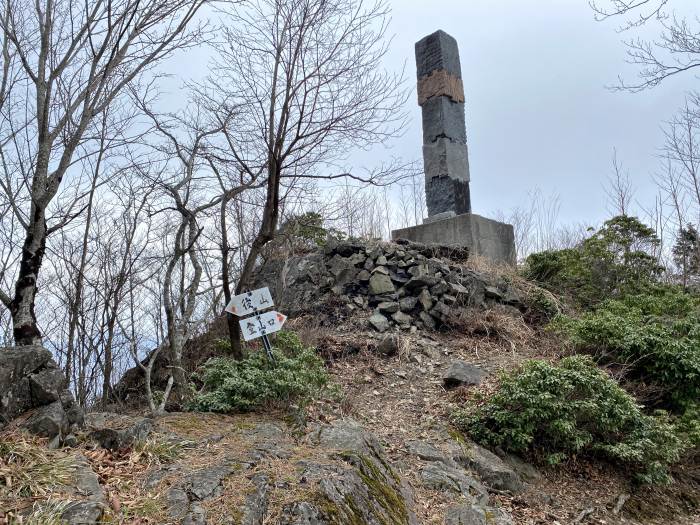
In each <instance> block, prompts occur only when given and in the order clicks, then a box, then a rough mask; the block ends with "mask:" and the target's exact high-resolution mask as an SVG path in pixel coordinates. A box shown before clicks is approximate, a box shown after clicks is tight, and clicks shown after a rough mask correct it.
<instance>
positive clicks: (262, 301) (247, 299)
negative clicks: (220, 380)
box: [226, 286, 275, 317]
mask: <svg viewBox="0 0 700 525" xmlns="http://www.w3.org/2000/svg"><path fill="white" fill-rule="evenodd" d="M274 305H275V303H274V302H273V301H272V295H270V290H269V289H268V288H267V286H266V287H265V288H258V289H257V290H253V291H252V292H246V293H242V294H241V295H237V296H235V297H232V298H231V302H230V303H228V306H226V311H227V312H229V313H232V314H233V315H237V316H238V317H245V316H246V315H250V314H252V313H255V311H256V310H266V309H267V308H271V307H273V306H274Z"/></svg>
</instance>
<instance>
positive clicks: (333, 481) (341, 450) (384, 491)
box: [300, 420, 418, 525]
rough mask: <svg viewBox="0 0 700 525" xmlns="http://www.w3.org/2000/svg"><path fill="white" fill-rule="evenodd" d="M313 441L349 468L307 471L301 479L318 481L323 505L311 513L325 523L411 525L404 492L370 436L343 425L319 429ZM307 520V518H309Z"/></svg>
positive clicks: (352, 424)
mask: <svg viewBox="0 0 700 525" xmlns="http://www.w3.org/2000/svg"><path fill="white" fill-rule="evenodd" d="M317 439H318V441H319V443H320V445H322V446H324V447H326V448H330V449H335V450H337V451H338V454H339V455H340V457H341V458H342V459H343V460H344V461H345V462H346V463H347V464H348V465H349V467H350V468H346V469H342V468H339V467H338V466H332V465H319V464H309V465H307V470H306V471H305V472H304V474H303V476H304V478H307V479H313V478H315V479H317V480H318V482H319V489H320V492H321V493H320V497H321V498H323V499H324V500H325V501H324V502H323V503H322V504H321V508H318V507H316V510H317V511H321V512H319V514H325V516H324V518H326V519H327V520H328V521H330V522H331V523H366V524H368V525H382V524H384V523H392V524H397V525H399V524H401V525H417V523H418V522H417V520H416V517H415V515H414V513H413V510H412V509H413V496H412V493H411V491H410V488H409V487H408V485H407V484H406V483H404V482H403V480H402V479H401V478H400V476H399V475H398V474H397V473H396V472H395V471H394V470H393V469H392V468H391V466H390V464H389V461H388V460H387V458H386V456H385V455H384V451H383V449H382V447H381V445H380V444H379V442H378V441H377V439H376V438H375V437H374V436H373V435H372V434H370V433H368V432H366V431H365V430H364V429H363V428H362V427H361V426H360V425H359V424H358V423H357V422H355V421H353V420H344V421H338V422H336V423H334V424H333V425H331V426H326V427H321V428H320V429H319V431H318V433H317ZM307 510H308V509H307ZM329 512H330V513H331V514H330V515H329ZM307 515H311V516H312V517H313V513H310V512H307ZM329 518H330V519H329ZM309 519H312V518H309ZM300 523H308V522H306V521H301V522H300ZM310 523H314V522H313V521H311V522H310ZM324 523H325V522H324Z"/></svg>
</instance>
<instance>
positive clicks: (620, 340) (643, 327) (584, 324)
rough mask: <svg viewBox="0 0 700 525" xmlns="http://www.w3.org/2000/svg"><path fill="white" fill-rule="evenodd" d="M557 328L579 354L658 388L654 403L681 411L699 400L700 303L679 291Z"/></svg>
mask: <svg viewBox="0 0 700 525" xmlns="http://www.w3.org/2000/svg"><path fill="white" fill-rule="evenodd" d="M553 326H554V328H555V329H558V330H560V331H561V332H563V333H565V334H567V335H568V336H569V337H570V339H571V341H572V342H573V344H574V347H575V349H576V350H577V351H579V352H586V353H590V354H593V355H595V356H596V357H598V358H599V359H600V360H602V361H603V362H610V363H616V364H620V365H625V366H627V367H629V374H628V377H629V378H630V379H635V380H637V381H639V382H642V383H644V384H646V385H654V386H655V387H657V388H658V390H659V399H657V400H656V401H659V402H662V403H664V404H665V405H667V406H669V407H671V408H673V409H676V410H681V411H682V410H684V409H685V408H686V407H687V406H688V405H689V404H692V403H694V402H697V400H698V399H700V299H699V298H697V297H694V296H692V295H690V294H688V293H684V292H683V291H682V290H681V289H680V288H675V287H669V286H663V287H661V286H657V287H654V288H650V289H649V291H648V292H647V293H644V294H637V295H628V296H626V297H624V298H622V299H617V300H608V301H605V302H603V303H602V304H600V305H599V306H598V307H596V308H595V309H594V310H593V311H590V312H586V313H584V314H583V315H582V316H581V317H580V318H578V319H574V318H570V317H565V316H560V317H558V318H557V319H556V320H555V323H554V325H553Z"/></svg>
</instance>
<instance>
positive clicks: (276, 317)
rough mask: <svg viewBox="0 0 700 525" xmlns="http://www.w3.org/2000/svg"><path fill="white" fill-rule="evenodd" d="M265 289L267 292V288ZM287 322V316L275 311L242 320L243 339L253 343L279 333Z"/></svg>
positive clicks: (240, 322)
mask: <svg viewBox="0 0 700 525" xmlns="http://www.w3.org/2000/svg"><path fill="white" fill-rule="evenodd" d="M265 289H266V290H267V288H265ZM286 320H287V316H286V315H284V314H281V313H279V312H275V311H274V310H273V311H271V312H265V313H264V314H260V315H256V316H253V317H249V318H248V319H241V320H240V321H239V322H238V323H239V324H240V325H241V332H243V339H245V340H246V341H251V340H253V339H256V338H258V337H262V336H263V335H266V334H271V333H273V332H279V331H280V330H282V325H283V324H284V322H285V321H286Z"/></svg>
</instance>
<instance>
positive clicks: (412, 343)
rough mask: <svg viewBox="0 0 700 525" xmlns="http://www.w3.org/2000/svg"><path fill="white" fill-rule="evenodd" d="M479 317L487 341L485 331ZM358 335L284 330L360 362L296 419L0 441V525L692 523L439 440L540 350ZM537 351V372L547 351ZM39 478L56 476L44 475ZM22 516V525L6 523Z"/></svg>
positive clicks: (228, 418) (660, 497)
mask: <svg viewBox="0 0 700 525" xmlns="http://www.w3.org/2000/svg"><path fill="white" fill-rule="evenodd" d="M493 315H496V314H493ZM484 317H485V319H484V320H483V325H484V326H486V325H488V323H489V322H494V319H493V318H491V320H490V321H489V316H488V315H485V316H484ZM360 321H361V319H356V320H354V321H353V323H349V324H347V325H343V326H339V327H338V328H337V330H336V331H334V332H333V333H331V334H329V333H328V332H327V331H324V332H319V330H318V329H317V328H316V327H315V326H313V325H312V324H310V323H309V320H308V319H303V318H301V319H299V320H297V321H295V324H296V328H297V329H298V330H299V331H300V332H301V333H302V334H305V336H306V337H307V338H316V342H317V344H319V346H320V347H321V348H322V349H323V351H324V352H325V353H326V354H327V355H334V356H343V354H344V353H347V352H346V350H347V348H349V347H350V348H352V347H354V346H357V341H363V342H364V344H365V346H366V349H364V350H361V351H360V352H359V353H354V354H353V355H350V356H348V355H345V356H344V357H336V358H331V360H330V364H329V366H330V371H331V374H332V377H333V379H334V381H335V382H336V384H338V385H340V387H341V388H340V391H341V393H340V394H335V395H332V396H328V397H327V398H325V399H321V400H319V401H317V402H316V403H314V404H313V405H312V406H311V407H310V408H309V410H308V411H307V412H306V414H305V417H303V418H302V417H300V416H299V415H298V414H297V416H296V417H295V415H294V413H291V415H290V413H289V412H280V413H277V412H271V413H269V414H266V415H261V414H248V415H216V414H197V413H178V414H170V415H168V416H166V417H164V418H162V419H159V420H158V421H155V422H154V421H152V420H150V419H144V418H141V417H138V416H137V415H129V416H126V415H116V414H99V413H98V414H88V415H87V417H86V423H87V427H86V429H85V430H83V431H81V432H78V433H77V434H76V440H77V443H75V446H73V447H63V448H58V449H53V450H49V449H48V448H46V447H45V445H46V443H43V446H39V445H41V443H39V442H38V441H37V439H36V438H29V437H27V436H26V435H25V434H22V433H19V432H18V431H17V430H16V429H13V428H12V427H10V428H8V429H6V430H5V433H4V434H3V437H2V443H3V444H2V447H5V448H4V449H3V452H5V450H6V449H7V448H9V449H10V450H12V449H13V447H14V448H16V449H17V451H16V458H17V459H16V461H17V462H18V463H15V464H14V466H13V465H12V464H11V463H10V464H8V463H0V479H4V480H5V481H4V485H3V484H2V482H0V498H1V499H0V508H2V509H3V514H1V516H3V517H0V523H3V521H2V520H4V523H37V524H38V523H58V521H50V519H52V518H51V512H52V511H53V512H54V516H56V515H58V516H62V517H63V518H64V519H65V520H67V522H68V523H76V524H77V523H95V522H105V523H128V524H146V523H159V524H170V523H172V524H176V523H184V524H203V523H210V524H220V523H221V524H228V523H232V524H234V523H235V524H238V523H240V524H246V525H247V524H251V525H252V524H261V525H262V524H263V523H264V524H268V523H270V524H271V523H275V524H300V525H301V524H322V523H338V524H345V523H347V524H354V523H371V524H375V523H376V524H379V525H384V524H398V523H423V524H443V523H445V524H448V525H471V524H479V525H483V524H491V523H493V524H499V525H506V524H510V523H513V524H545V523H550V524H556V523H560V524H568V523H587V524H612V523H629V524H642V523H644V524H666V523H678V524H682V525H690V524H694V523H698V522H700V517H699V516H698V515H697V514H695V515H692V513H690V510H689V508H688V507H687V506H685V504H684V501H683V498H684V497H685V498H687V499H688V500H689V499H690V498H692V493H693V492H692V491H693V490H695V491H697V486H693V485H690V484H687V483H686V482H681V483H680V485H679V487H676V488H675V489H658V490H656V491H651V490H641V491H639V490H638V489H635V488H634V487H632V486H631V485H630V484H629V482H628V481H626V480H625V478H624V475H623V474H624V473H619V472H616V471H615V470H614V468H612V467H611V466H605V465H601V464H599V463H598V464H593V463H588V462H586V461H583V460H581V461H578V462H574V463H570V464H567V465H564V466H561V467H558V468H556V469H552V468H539V469H535V468H533V467H532V466H531V465H528V464H527V463H525V462H524V461H522V460H520V459H518V458H513V457H508V456H503V457H502V458H500V457H498V456H496V455H495V454H493V453H491V452H489V451H486V450H484V449H481V448H480V447H478V446H476V445H475V444H473V443H471V442H469V441H468V440H466V439H465V438H464V437H463V436H461V435H460V434H459V433H458V432H456V431H455V430H454V429H453V428H451V427H450V425H449V414H450V412H451V411H452V409H453V408H454V407H456V406H457V405H458V404H461V403H463V402H465V401H469V400H473V399H474V394H475V393H476V392H478V391H482V392H484V391H488V390H489V389H490V388H492V387H493V383H494V379H495V374H496V373H497V371H498V370H500V369H502V368H507V367H511V366H514V365H515V364H517V363H518V362H519V361H520V360H522V359H524V358H528V357H532V356H534V355H541V354H542V348H541V347H537V346H536V345H533V343H535V342H537V341H541V340H542V337H543V336H542V335H541V334H537V333H535V332H534V331H527V330H525V331H523V330H522V328H521V329H520V330H519V331H518V332H517V333H516V332H515V331H513V332H511V333H507V332H504V333H495V329H492V330H490V331H489V335H476V334H472V335H468V336H464V335H460V336H459V337H455V336H454V334H449V333H445V334H438V333H424V332H418V333H414V334H411V333H410V332H406V333H403V334H396V335H392V336H391V337H390V338H389V340H388V341H387V337H386V336H385V335H379V334H377V333H376V331H373V330H367V331H364V332H362V331H358V330H357V328H356V325H359V324H361V322H360ZM484 326H482V328H483V327H484ZM499 326H501V327H502V326H504V325H503V323H502V321H500V324H499ZM515 326H517V325H515ZM511 343H512V344H511ZM550 343H551V344H550V346H549V350H546V356H547V357H552V356H553V354H554V352H555V351H556V349H557V348H558V346H557V345H556V342H555V341H550ZM380 347H381V348H382V352H383V353H381V352H379V351H378V350H377V348H380ZM446 377H447V382H446ZM23 450H24V451H23ZM27 450H32V451H34V452H32V453H29V452H27ZM37 451H40V452H37ZM32 454H38V455H39V456H38V457H34V458H33V459H32V457H31V455H32ZM4 457H8V456H7V455H5V456H4ZM22 461H24V463H23V464H22V463H21V462H22ZM32 462H34V463H32ZM46 465H52V466H53V467H52V468H53V470H52V471H51V472H49V473H42V469H44V468H46V467H45V466H46ZM35 472H36V473H39V474H42V475H45V476H47V477H46V479H44V478H42V477H41V476H40V475H37V474H35ZM26 477H32V478H34V479H29V480H27V479H25V478H26ZM42 479H43V480H44V481H43V482H42ZM34 482H36V483H43V486H42V487H41V488H40V489H39V488H36V487H35V490H32V492H33V493H38V494H39V496H36V495H34V496H32V497H30V498H26V497H23V496H22V495H23V493H26V492H27V489H26V486H29V484H31V483H34ZM688 483H689V482H688ZM668 491H671V492H668ZM673 491H676V493H673ZM683 491H685V493H684V492H683ZM695 496H696V498H697V493H696V494H695ZM47 504H48V506H47ZM32 509H33V510H34V513H35V518H25V519H24V521H19V518H18V517H17V516H19V515H21V514H24V515H25V516H26V515H31V514H32ZM42 513H43V514H42ZM329 516H330V518H329ZM32 519H34V521H32ZM13 520H14V521H13Z"/></svg>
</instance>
